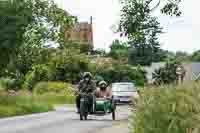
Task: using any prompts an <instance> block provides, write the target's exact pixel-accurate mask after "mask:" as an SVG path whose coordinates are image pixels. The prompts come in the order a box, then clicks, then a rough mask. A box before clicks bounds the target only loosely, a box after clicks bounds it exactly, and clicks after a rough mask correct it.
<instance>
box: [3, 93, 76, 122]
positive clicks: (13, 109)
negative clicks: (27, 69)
mask: <svg viewBox="0 0 200 133" xmlns="http://www.w3.org/2000/svg"><path fill="white" fill-rule="evenodd" d="M74 99H75V98H74V96H73V95H69V96H68V95H66V94H55V93H46V94H43V95H32V94H30V93H28V92H26V91H22V92H19V93H18V94H16V95H9V94H8V93H6V92H2V91H1V92H0V118H3V117H10V116H18V115H26V114H33V113H42V112H48V111H52V110H53V105H55V104H73V103H74V101H75V100H74Z"/></svg>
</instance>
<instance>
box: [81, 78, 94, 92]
mask: <svg viewBox="0 0 200 133" xmlns="http://www.w3.org/2000/svg"><path fill="white" fill-rule="evenodd" d="M78 89H79V92H86V93H91V92H94V91H95V90H96V83H95V82H94V81H93V80H90V81H89V82H86V81H85V80H81V81H80V83H79V85H78Z"/></svg>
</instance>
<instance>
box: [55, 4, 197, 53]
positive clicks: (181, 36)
mask: <svg viewBox="0 0 200 133" xmlns="http://www.w3.org/2000/svg"><path fill="white" fill-rule="evenodd" d="M55 1H56V2H57V3H58V4H59V6H60V7H62V8H63V9H65V10H67V11H68V12H69V13H71V14H72V15H75V16H78V18H79V21H89V18H90V16H93V29H94V45H95V47H96V48H108V47H109V45H110V44H111V42H112V40H114V39H116V38H119V36H118V35H117V34H115V33H113V25H115V24H117V23H118V22H119V14H120V5H119V3H118V0H55ZM199 4H200V1H199V0H183V2H182V4H181V8H182V11H183V15H182V17H180V18H170V17H168V16H163V15H161V14H160V13H159V12H158V11H157V12H155V13H154V14H155V15H156V16H158V18H159V21H160V22H161V25H162V26H163V27H164V31H165V34H162V35H161V37H160V42H161V44H162V48H164V49H168V50H171V51H177V50H181V51H187V52H190V53H191V52H193V51H194V50H198V49H200V38H199V37H198V35H200V16H199V13H200V8H199Z"/></svg>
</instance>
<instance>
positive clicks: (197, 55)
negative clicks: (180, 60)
mask: <svg viewBox="0 0 200 133" xmlns="http://www.w3.org/2000/svg"><path fill="white" fill-rule="evenodd" d="M191 60H192V61H197V62H199V61H200V50H198V51H195V52H194V53H193V54H192V56H191Z"/></svg>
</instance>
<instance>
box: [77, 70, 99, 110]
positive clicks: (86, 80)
mask: <svg viewBox="0 0 200 133" xmlns="http://www.w3.org/2000/svg"><path fill="white" fill-rule="evenodd" d="M95 90H96V83H95V82H94V81H93V80H92V74H91V73H90V72H85V73H84V74H83V80H81V81H80V82H79V85H78V92H79V94H78V95H77V97H76V107H77V112H78V113H80V99H81V95H80V93H81V92H84V93H93V92H95ZM89 99H90V100H89V102H90V104H91V107H92V104H93V97H92V96H91V97H90V98H89Z"/></svg>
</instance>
